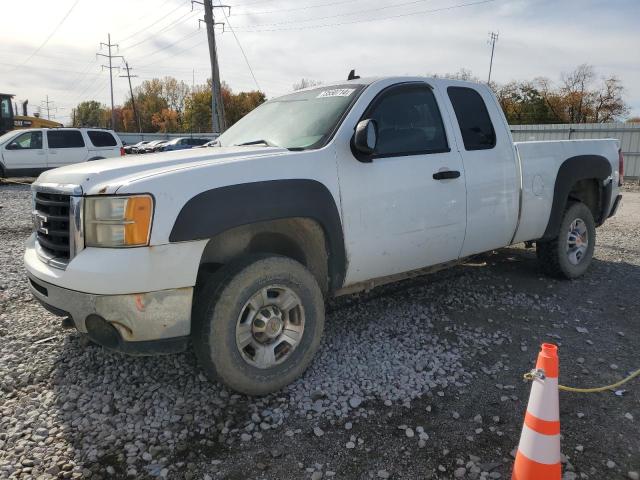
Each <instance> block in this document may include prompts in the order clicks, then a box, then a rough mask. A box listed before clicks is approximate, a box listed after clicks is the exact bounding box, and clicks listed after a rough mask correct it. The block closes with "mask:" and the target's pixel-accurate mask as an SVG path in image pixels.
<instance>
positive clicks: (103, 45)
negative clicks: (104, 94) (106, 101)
mask: <svg viewBox="0 0 640 480" xmlns="http://www.w3.org/2000/svg"><path fill="white" fill-rule="evenodd" d="M102 47H107V49H108V50H109V54H108V55H105V54H104V53H96V56H100V57H106V58H108V59H109V66H107V65H101V67H102V69H103V70H104V69H105V68H108V69H109V87H110V89H111V129H112V130H113V129H115V128H116V112H115V111H114V110H113V69H114V68H118V69H119V68H120V67H114V66H113V65H112V63H111V60H112V59H113V58H124V57H123V56H122V55H111V47H116V48H118V44H116V43H111V34H110V33H108V34H107V43H104V42H100V49H102Z"/></svg>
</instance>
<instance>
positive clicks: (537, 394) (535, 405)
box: [527, 378, 560, 422]
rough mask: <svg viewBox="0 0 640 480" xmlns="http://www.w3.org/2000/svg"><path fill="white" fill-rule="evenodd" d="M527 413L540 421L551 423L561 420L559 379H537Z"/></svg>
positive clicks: (534, 382)
mask: <svg viewBox="0 0 640 480" xmlns="http://www.w3.org/2000/svg"><path fill="white" fill-rule="evenodd" d="M527 411H528V412H529V413H530V414H531V415H533V416H534V417H537V418H539V419H540V420H547V421H550V422H557V421H558V420H560V406H559V399H558V379H557V378H545V379H544V380H540V379H535V380H534V381H533V385H532V386H531V394H530V395H529V405H528V406H527Z"/></svg>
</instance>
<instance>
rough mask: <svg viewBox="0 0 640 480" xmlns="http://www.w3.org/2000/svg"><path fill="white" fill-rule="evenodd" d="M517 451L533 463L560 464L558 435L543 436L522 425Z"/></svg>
mask: <svg viewBox="0 0 640 480" xmlns="http://www.w3.org/2000/svg"><path fill="white" fill-rule="evenodd" d="M518 451H519V452H520V453H522V454H523V455H524V456H525V457H527V458H528V459H530V460H533V461H534V462H538V463H544V464H547V465H554V464H556V463H559V462H560V435H559V434H558V435H543V434H541V433H538V432H536V431H535V430H531V429H530V428H529V427H527V426H526V425H524V426H523V427H522V436H521V437H520V445H518Z"/></svg>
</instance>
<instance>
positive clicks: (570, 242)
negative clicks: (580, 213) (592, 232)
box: [566, 218, 589, 265]
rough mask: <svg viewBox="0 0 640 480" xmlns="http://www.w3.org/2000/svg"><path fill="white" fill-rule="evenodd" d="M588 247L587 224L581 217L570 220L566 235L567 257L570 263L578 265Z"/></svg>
mask: <svg viewBox="0 0 640 480" xmlns="http://www.w3.org/2000/svg"><path fill="white" fill-rule="evenodd" d="M588 249H589V232H588V230H587V224H586V223H585V222H584V220H582V219H581V218H576V219H575V220H574V221H573V222H571V226H570V227H569V233H568V235H567V250H566V253H567V259H568V260H569V263H571V264H572V265H578V264H580V263H581V262H582V260H583V259H584V258H585V256H586V255H587V250H588Z"/></svg>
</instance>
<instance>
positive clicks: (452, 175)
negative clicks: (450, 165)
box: [433, 170, 460, 180]
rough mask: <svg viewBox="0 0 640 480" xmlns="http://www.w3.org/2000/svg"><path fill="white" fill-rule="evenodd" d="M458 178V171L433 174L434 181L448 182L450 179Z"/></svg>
mask: <svg viewBox="0 0 640 480" xmlns="http://www.w3.org/2000/svg"><path fill="white" fill-rule="evenodd" d="M458 177H460V172H459V171H458V170H444V171H442V172H436V173H434V174H433V179H434V180H449V179H451V178H458Z"/></svg>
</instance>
